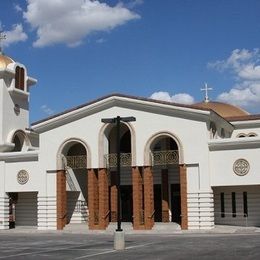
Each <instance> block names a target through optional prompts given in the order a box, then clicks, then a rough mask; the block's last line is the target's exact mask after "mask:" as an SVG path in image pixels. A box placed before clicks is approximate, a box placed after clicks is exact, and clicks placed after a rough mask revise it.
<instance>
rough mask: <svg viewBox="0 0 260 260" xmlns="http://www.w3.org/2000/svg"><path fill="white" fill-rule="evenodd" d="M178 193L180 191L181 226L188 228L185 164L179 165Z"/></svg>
mask: <svg viewBox="0 0 260 260" xmlns="http://www.w3.org/2000/svg"><path fill="white" fill-rule="evenodd" d="M180 188H181V190H180V193H181V228H182V229H188V206H187V169H186V166H185V164H183V165H180Z"/></svg>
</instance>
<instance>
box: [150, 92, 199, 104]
mask: <svg viewBox="0 0 260 260" xmlns="http://www.w3.org/2000/svg"><path fill="white" fill-rule="evenodd" d="M150 98H152V99H157V100H162V101H168V102H175V103H180V104H187V105H188V104H193V103H194V102H195V100H194V98H193V97H192V96H191V95H189V94H187V93H179V94H175V95H172V96H171V95H170V94H169V92H165V91H158V92H155V93H153V94H152V95H151V96H150Z"/></svg>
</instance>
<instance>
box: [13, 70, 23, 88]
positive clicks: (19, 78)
mask: <svg viewBox="0 0 260 260" xmlns="http://www.w3.org/2000/svg"><path fill="white" fill-rule="evenodd" d="M15 88H17V89H20V90H24V68H21V67H19V66H17V67H16V69H15Z"/></svg>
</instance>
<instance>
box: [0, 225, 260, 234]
mask: <svg viewBox="0 0 260 260" xmlns="http://www.w3.org/2000/svg"><path fill="white" fill-rule="evenodd" d="M116 228H117V225H116V223H111V224H110V225H109V226H108V228H107V229H106V230H89V229H88V226H87V224H85V223H82V224H70V225H67V226H66V227H65V228H64V230H61V231H60V230H58V231H57V230H46V231H43V230H37V228H36V227H16V228H15V229H10V230H0V234H1V233H64V234H69V233H71V234H113V233H114V231H115V230H116ZM122 229H123V230H124V232H125V233H126V234H140V235H142V234H154V235H155V234H158V235H159V234H161V235H163V234H169V235H170V234H249V233H251V234H252V233H260V228H259V227H241V226H227V225H216V226H215V227H214V228H213V229H208V230H205V229H198V230H181V228H180V226H179V225H178V224H175V223H156V224H155V225H154V227H153V229H152V230H133V228H132V224H131V223H122Z"/></svg>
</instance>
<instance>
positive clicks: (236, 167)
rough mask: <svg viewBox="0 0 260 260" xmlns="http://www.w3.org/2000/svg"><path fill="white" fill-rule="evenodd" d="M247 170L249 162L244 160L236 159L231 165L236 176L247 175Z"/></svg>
mask: <svg viewBox="0 0 260 260" xmlns="http://www.w3.org/2000/svg"><path fill="white" fill-rule="evenodd" d="M249 169H250V165H249V162H248V161H247V160H245V159H238V160H236V161H235V162H234V164H233V171H234V173H235V174H236V175H238V176H244V175H246V174H248V172H249Z"/></svg>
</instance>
